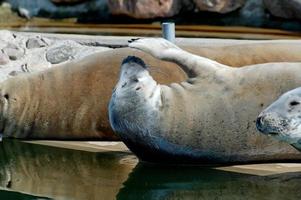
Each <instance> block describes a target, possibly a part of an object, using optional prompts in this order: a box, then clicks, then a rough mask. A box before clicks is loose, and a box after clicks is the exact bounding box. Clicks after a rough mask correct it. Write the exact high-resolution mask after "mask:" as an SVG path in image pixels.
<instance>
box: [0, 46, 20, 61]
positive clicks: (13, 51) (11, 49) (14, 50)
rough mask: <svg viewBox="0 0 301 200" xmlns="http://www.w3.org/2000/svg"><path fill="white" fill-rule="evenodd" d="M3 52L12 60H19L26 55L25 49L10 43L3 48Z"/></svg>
mask: <svg viewBox="0 0 301 200" xmlns="http://www.w3.org/2000/svg"><path fill="white" fill-rule="evenodd" d="M3 52H4V53H5V54H6V55H8V57H9V59H10V60H18V59H20V58H21V57H22V56H24V53H25V52H24V50H23V49H21V48H20V47H18V46H16V45H14V44H8V45H7V46H6V47H5V48H3Z"/></svg>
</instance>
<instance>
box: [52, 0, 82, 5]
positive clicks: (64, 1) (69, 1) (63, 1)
mask: <svg viewBox="0 0 301 200" xmlns="http://www.w3.org/2000/svg"><path fill="white" fill-rule="evenodd" d="M51 1H52V2H53V3H56V4H74V3H80V2H83V1H87V0H51Z"/></svg>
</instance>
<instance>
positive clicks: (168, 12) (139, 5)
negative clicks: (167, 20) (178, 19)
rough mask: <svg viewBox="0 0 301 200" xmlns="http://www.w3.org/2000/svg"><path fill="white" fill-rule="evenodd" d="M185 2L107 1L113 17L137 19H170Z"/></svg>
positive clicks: (177, 0)
mask: <svg viewBox="0 0 301 200" xmlns="http://www.w3.org/2000/svg"><path fill="white" fill-rule="evenodd" d="M184 3H187V0H184V1H181V0H164V1H162V0H159V1H158V0H141V1H137V0H128V1H124V0H108V6H109V9H110V12H111V13H112V14H113V15H127V16H130V17H133V18H137V19H149V18H156V17H172V16H174V15H177V14H178V13H179V12H180V10H181V9H182V7H183V4H184Z"/></svg>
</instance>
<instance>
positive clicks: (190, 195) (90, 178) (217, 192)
mask: <svg viewBox="0 0 301 200" xmlns="http://www.w3.org/2000/svg"><path fill="white" fill-rule="evenodd" d="M136 162H137V160H136V158H135V157H134V156H132V155H129V154H127V153H118V152H104V153H89V152H84V151H75V150H66V149H60V148H53V147H47V146H40V145H34V144H27V143H23V142H19V141H15V140H4V142H3V143H0V189H4V190H10V191H3V190H0V199H10V198H11V199H14V200H15V199H22V200H27V199H45V198H51V199H70V200H77V199H78V200H94V199H95V200H99V199H100V200H102V199H105V200H111V199H116V198H117V199H118V200H134V199H138V200H140V199H146V200H147V199H161V200H171V199H175V200H180V199H217V200H218V199H229V200H230V199H231V200H235V199H242V198H243V199H246V200H248V199H275V200H277V199H279V200H280V199H281V200H282V199H301V193H300V185H301V173H286V174H279V175H272V176H264V177H263V176H253V175H245V174H238V173H232V172H224V171H220V170H215V169H213V168H209V167H187V166H186V167H184V166H182V167H181V166H158V165H149V164H148V165H147V164H138V165H136ZM11 191H18V192H21V193H26V194H21V193H15V192H11ZM27 194H30V195H33V196H30V195H27ZM37 196H39V197H37Z"/></svg>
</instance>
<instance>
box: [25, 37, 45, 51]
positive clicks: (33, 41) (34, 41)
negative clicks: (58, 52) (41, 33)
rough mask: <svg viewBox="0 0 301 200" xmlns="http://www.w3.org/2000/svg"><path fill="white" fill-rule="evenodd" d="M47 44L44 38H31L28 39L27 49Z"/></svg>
mask: <svg viewBox="0 0 301 200" xmlns="http://www.w3.org/2000/svg"><path fill="white" fill-rule="evenodd" d="M46 45H47V44H46V42H45V41H44V40H42V39H41V38H40V37H36V38H29V39H28V40H27V41H26V48H27V49H33V48H41V47H45V46H46Z"/></svg>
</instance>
